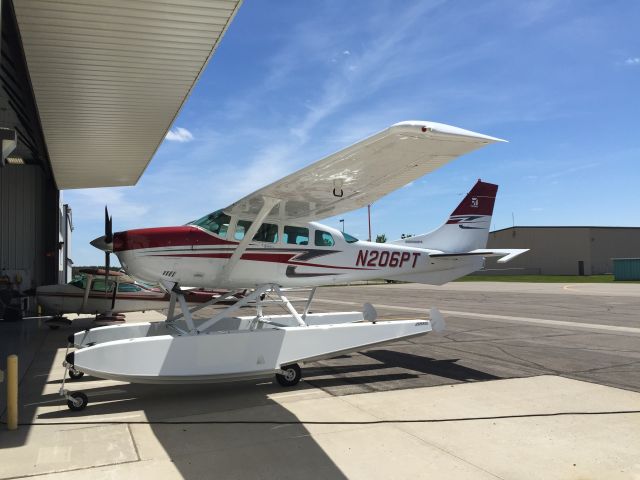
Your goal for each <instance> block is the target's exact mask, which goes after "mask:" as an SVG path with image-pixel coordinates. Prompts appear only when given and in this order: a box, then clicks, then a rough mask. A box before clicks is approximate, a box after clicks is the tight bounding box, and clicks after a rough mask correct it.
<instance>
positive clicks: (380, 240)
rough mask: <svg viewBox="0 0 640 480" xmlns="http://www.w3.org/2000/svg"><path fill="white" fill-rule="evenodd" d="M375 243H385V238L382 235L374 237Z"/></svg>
mask: <svg viewBox="0 0 640 480" xmlns="http://www.w3.org/2000/svg"><path fill="white" fill-rule="evenodd" d="M376 243H387V236H386V235H385V234H384V233H381V234H380V235H376Z"/></svg>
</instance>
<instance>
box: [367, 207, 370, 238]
mask: <svg viewBox="0 0 640 480" xmlns="http://www.w3.org/2000/svg"><path fill="white" fill-rule="evenodd" d="M367 217H368V218H369V241H371V204H369V205H367Z"/></svg>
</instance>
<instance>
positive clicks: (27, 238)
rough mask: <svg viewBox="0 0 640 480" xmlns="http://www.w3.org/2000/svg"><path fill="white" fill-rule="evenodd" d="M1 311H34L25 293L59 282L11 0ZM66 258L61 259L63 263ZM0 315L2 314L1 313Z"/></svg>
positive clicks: (48, 187)
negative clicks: (11, 308)
mask: <svg viewBox="0 0 640 480" xmlns="http://www.w3.org/2000/svg"><path fill="white" fill-rule="evenodd" d="M1 5H2V9H1V15H2V21H1V24H0V25H1V26H0V28H1V29H2V32H1V33H2V37H1V45H0V46H1V57H0V138H1V139H2V162H1V164H0V165H1V166H0V310H3V304H5V306H6V305H7V304H8V303H11V304H13V305H17V304H20V307H21V310H25V311H27V310H31V311H33V310H34V309H35V302H34V301H31V302H29V298H28V297H26V296H22V297H20V298H17V295H18V294H24V292H28V291H29V290H31V289H33V288H35V287H36V286H38V285H42V284H47V283H57V282H58V281H59V280H60V270H61V269H60V260H61V257H60V255H61V252H63V250H62V245H61V242H60V235H59V231H60V229H59V221H60V213H59V212H60V207H59V199H60V194H59V190H58V188H57V186H56V184H55V180H54V177H53V174H52V170H51V165H50V162H49V157H48V153H47V149H46V145H45V141H44V136H43V133H42V127H41V125H40V120H39V116H38V111H37V108H36V103H35V100H34V95H33V91H32V88H31V83H30V80H29V75H28V71H27V66H26V61H25V57H24V52H23V50H22V44H21V41H20V36H19V34H18V29H17V23H16V18H15V15H14V11H13V5H12V3H11V2H8V1H4V2H2V3H1ZM64 263H65V261H63V264H64ZM1 314H2V312H1V311H0V317H1V316H4V315H1Z"/></svg>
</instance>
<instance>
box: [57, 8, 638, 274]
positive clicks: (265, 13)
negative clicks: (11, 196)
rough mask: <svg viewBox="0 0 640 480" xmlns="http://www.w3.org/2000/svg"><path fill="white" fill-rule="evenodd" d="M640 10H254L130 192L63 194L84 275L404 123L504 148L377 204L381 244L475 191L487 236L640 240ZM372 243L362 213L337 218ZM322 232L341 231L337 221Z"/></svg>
mask: <svg viewBox="0 0 640 480" xmlns="http://www.w3.org/2000/svg"><path fill="white" fill-rule="evenodd" d="M638 18H640V2H634V1H631V0H628V1H615V0H613V1H608V2H602V1H597V2H596V1H587V0H576V1H570V0H538V1H535V2H533V1H531V2H514V1H509V0H500V1H498V0H496V1H483V2H477V1H471V0H468V1H465V0H456V1H444V0H442V1H417V0H413V1H410V0H406V1H403V2H397V1H389V2H384V1H375V2H371V1H359V0H358V1H354V0H351V1H319V2H297V1H277V2H276V1H257V0H254V1H252V0H247V1H246V2H245V3H244V5H243V6H242V7H241V9H240V11H239V13H238V15H237V16H236V18H235V20H234V21H233V23H232V24H231V26H230V28H229V30H228V31H227V34H226V35H225V37H224V39H223V40H222V42H221V44H220V47H219V48H218V51H217V52H216V54H215V55H214V57H213V59H212V61H211V62H210V63H209V65H208V67H207V69H206V71H205V72H204V74H203V75H202V77H201V78H200V81H199V82H198V84H197V85H196V87H195V89H194V91H193V93H192V95H191V97H190V98H189V100H188V101H187V103H186V104H185V106H184V108H183V110H182V111H181V113H180V115H179V116H178V118H177V120H176V122H175V124H174V127H173V129H172V133H171V134H170V135H169V137H168V138H167V140H165V142H164V143H163V144H162V145H161V147H160V149H159V150H158V151H157V153H156V155H155V157H154V158H153V160H152V162H151V164H150V165H149V167H148V168H147V171H146V172H145V174H144V175H143V176H142V178H141V180H140V182H139V183H138V185H136V186H135V187H126V188H109V189H87V190H69V191H65V192H64V201H65V203H69V204H70V205H71V207H72V208H73V212H74V223H75V231H74V239H73V255H72V258H73V260H74V262H75V264H76V265H87V264H98V263H100V262H102V261H103V256H102V253H101V252H100V251H98V250H96V249H94V248H93V247H91V246H89V245H88V241H89V240H90V239H92V238H95V237H96V236H98V235H100V234H102V229H103V225H102V221H103V220H102V218H103V207H104V204H105V203H107V204H108V205H109V209H110V211H111V213H112V214H113V217H114V229H115V230H124V229H129V228H135V227H150V226H161V225H175V224H184V223H186V222H188V221H190V220H192V219H195V218H197V217H200V216H202V215H204V214H206V213H208V212H210V211H213V210H216V209H218V208H222V207H225V206H227V205H228V204H230V203H231V202H233V201H235V200H237V199H239V198H240V197H242V196H244V195H246V194H248V193H250V192H252V191H254V190H255V189H257V188H259V187H261V186H263V185H265V184H267V183H270V182H271V181H274V180H277V179H278V178H280V177H282V176H284V175H286V174H288V173H291V172H292V171H294V170H296V169H298V168H300V167H302V166H304V165H307V164H309V163H311V162H313V161H315V160H319V159H321V158H323V157H324V156H326V155H327V154H330V153H332V152H335V151H337V150H340V149H342V148H344V147H346V146H348V145H349V144H351V143H353V142H355V141H358V140H360V139H362V138H364V137H366V136H368V135H370V134H373V133H375V132H376V131H379V130H382V129H384V128H386V127H387V126H389V125H391V124H393V123H396V122H398V121H402V120H410V119H418V120H432V121H436V122H442V123H448V124H451V125H455V126H459V127H462V128H466V129H469V130H474V131H477V132H481V133H485V134H488V135H493V136H496V137H500V138H504V139H507V140H508V141H509V143H508V144H496V145H491V146H489V147H486V148H484V149H482V150H480V151H478V152H474V153H472V154H469V155H467V156H464V157H461V158H459V159H458V160H456V161H454V162H452V163H450V164H448V165H446V166H445V167H443V168H441V169H440V170H437V171H436V172H434V173H432V174H430V175H428V176H426V177H424V178H422V179H420V180H417V181H415V182H413V183H412V184H410V185H409V186H407V187H405V188H402V189H400V190H398V191H396V192H394V193H392V194H390V195H388V196H387V197H385V198H383V199H381V200H380V201H378V202H376V203H375V204H374V205H373V207H372V224H373V234H374V236H375V235H376V234H378V233H385V234H386V235H387V237H388V238H389V239H392V238H398V237H399V236H400V234H401V233H414V234H417V233H424V232H426V231H429V230H431V229H432V228H435V227H437V226H438V225H439V224H440V223H441V222H442V221H443V220H444V219H445V218H446V217H447V215H448V214H449V213H450V212H451V211H452V210H453V208H454V207H455V206H456V205H457V204H458V202H459V201H460V200H461V198H462V196H463V194H464V193H465V192H466V191H467V190H468V189H469V188H470V187H471V186H472V185H473V183H474V182H475V180H476V179H478V178H482V179H483V180H487V181H490V182H494V183H498V184H499V185H500V190H499V192H498V200H497V203H496V209H495V212H494V217H493V224H492V228H493V229H497V228H504V227H508V226H511V222H512V213H513V215H514V216H515V223H516V225H619V226H640V208H639V207H638V205H637V198H636V197H637V195H636V192H637V191H638V186H639V185H640V168H639V166H638V163H639V160H640V88H639V87H640V35H638V22H637V20H638ZM341 218H344V219H345V225H346V230H347V231H349V232H351V233H352V234H355V235H356V236H359V237H360V238H366V237H367V214H366V209H362V210H359V211H356V212H352V213H349V214H347V215H344V216H341ZM323 223H326V224H328V225H332V226H334V227H336V228H338V227H339V223H338V219H337V218H333V219H327V220H326V221H324V222H323Z"/></svg>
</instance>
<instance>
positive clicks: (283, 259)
mask: <svg viewBox="0 0 640 480" xmlns="http://www.w3.org/2000/svg"><path fill="white" fill-rule="evenodd" d="M296 255H299V253H291V254H290V253H245V254H243V255H242V257H240V258H241V260H249V261H253V262H271V263H284V264H286V265H299V266H301V267H318V268H335V269H338V270H377V269H375V268H358V267H340V266H335V265H321V264H319V263H306V262H295V261H291V259H292V258H293V257H295V256H296ZM151 256H153V257H181V258H182V257H187V258H189V257H195V258H230V257H231V253H178V254H175V255H172V254H170V253H165V254H161V255H153V254H152V255H151Z"/></svg>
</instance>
